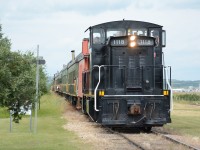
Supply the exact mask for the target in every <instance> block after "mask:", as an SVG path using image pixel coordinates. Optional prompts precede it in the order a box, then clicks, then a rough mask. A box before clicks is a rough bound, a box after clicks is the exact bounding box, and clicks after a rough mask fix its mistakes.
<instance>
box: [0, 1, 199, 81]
mask: <svg viewBox="0 0 200 150" xmlns="http://www.w3.org/2000/svg"><path fill="white" fill-rule="evenodd" d="M122 19H125V20H137V21H145V22H151V23H155V24H159V25H162V26H163V29H164V30H166V33H167V44H166V47H165V48H164V49H163V51H164V53H165V64H166V65H168V66H172V78H173V79H178V80H200V60H199V59H200V1H199V0H173V1H169V0H98V1H97V0H73V1H72V0H42V1H41V0H0V24H1V25H2V31H3V33H4V36H6V37H8V38H9V39H11V43H12V51H17V50H20V51H23V52H26V51H32V52H34V53H35V55H36V51H37V45H39V53H40V54H39V55H40V56H43V58H44V59H45V60H46V70H47V73H48V75H49V76H53V74H55V73H56V72H57V71H60V70H61V69H62V67H63V65H64V64H67V63H68V62H69V61H70V60H71V50H75V54H76V55H78V54H79V53H80V52H81V46H82V43H81V42H82V39H83V38H87V37H88V32H86V33H84V31H85V30H86V29H87V28H88V27H89V26H93V25H96V24H100V23H104V22H109V21H117V20H122Z"/></svg>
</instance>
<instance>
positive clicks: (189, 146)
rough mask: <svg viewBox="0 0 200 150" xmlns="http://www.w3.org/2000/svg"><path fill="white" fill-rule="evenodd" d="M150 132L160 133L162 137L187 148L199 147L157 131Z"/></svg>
mask: <svg viewBox="0 0 200 150" xmlns="http://www.w3.org/2000/svg"><path fill="white" fill-rule="evenodd" d="M151 132H152V133H154V134H156V135H160V136H162V137H164V138H165V139H167V140H170V141H172V142H173V143H176V144H180V145H183V146H185V147H187V148H189V149H193V150H200V149H199V148H197V147H194V146H191V145H188V144H186V143H183V142H181V141H179V140H176V139H174V138H172V137H169V136H168V135H165V134H162V133H159V132H157V131H151Z"/></svg>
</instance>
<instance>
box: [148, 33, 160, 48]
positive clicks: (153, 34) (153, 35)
mask: <svg viewBox="0 0 200 150" xmlns="http://www.w3.org/2000/svg"><path fill="white" fill-rule="evenodd" d="M150 36H151V37H154V38H155V39H156V45H157V46H158V45H159V41H160V39H159V31H158V30H156V29H152V30H150Z"/></svg>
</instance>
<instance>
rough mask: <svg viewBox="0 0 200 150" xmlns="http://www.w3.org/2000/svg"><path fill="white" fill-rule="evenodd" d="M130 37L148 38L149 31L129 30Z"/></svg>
mask: <svg viewBox="0 0 200 150" xmlns="http://www.w3.org/2000/svg"><path fill="white" fill-rule="evenodd" d="M128 35H139V36H147V29H128Z"/></svg>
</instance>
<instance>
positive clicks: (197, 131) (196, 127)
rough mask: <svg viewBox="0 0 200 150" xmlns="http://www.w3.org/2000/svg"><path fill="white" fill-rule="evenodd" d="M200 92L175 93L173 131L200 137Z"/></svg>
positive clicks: (171, 128) (171, 126) (170, 127)
mask: <svg viewBox="0 0 200 150" xmlns="http://www.w3.org/2000/svg"><path fill="white" fill-rule="evenodd" d="M199 104H200V94H175V95H174V110H173V112H172V115H171V117H172V123H171V124H168V125H167V126H165V128H167V129H170V130H171V131H174V132H178V133H181V134H183V135H188V136H192V137H198V138H200V105H199Z"/></svg>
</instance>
